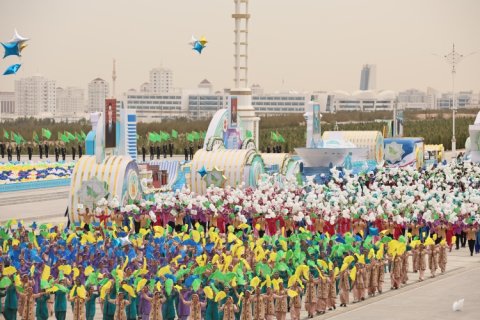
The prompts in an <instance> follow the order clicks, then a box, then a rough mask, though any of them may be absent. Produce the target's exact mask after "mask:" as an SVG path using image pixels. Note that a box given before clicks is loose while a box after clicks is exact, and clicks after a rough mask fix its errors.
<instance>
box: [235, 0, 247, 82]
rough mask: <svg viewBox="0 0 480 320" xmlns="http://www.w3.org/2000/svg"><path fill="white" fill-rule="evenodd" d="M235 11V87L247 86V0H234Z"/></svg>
mask: <svg viewBox="0 0 480 320" xmlns="http://www.w3.org/2000/svg"><path fill="white" fill-rule="evenodd" d="M234 2H235V13H234V14H232V18H234V19H235V54H234V56H235V65H234V69H235V88H240V84H241V83H242V84H243V88H247V86H248V20H249V19H250V14H249V13H248V0H234Z"/></svg>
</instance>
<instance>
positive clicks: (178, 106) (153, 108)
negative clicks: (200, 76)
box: [124, 90, 188, 122]
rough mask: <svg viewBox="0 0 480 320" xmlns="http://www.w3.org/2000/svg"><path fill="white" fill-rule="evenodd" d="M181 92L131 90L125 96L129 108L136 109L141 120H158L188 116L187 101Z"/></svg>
mask: <svg viewBox="0 0 480 320" xmlns="http://www.w3.org/2000/svg"><path fill="white" fill-rule="evenodd" d="M184 100H185V97H184V96H182V95H181V94H170V95H163V94H153V93H144V92H136V91H133V90H130V91H129V92H128V93H126V94H125V96H124V103H125V105H126V107H127V108H128V109H131V110H136V112H137V119H138V121H139V122H156V121H162V120H165V119H173V118H181V117H187V116H188V113H187V110H186V106H187V103H186V102H185V101H184Z"/></svg>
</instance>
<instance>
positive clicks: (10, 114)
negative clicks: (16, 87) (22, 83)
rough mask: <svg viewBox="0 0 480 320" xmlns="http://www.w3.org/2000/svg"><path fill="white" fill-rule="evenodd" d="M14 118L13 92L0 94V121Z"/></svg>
mask: <svg viewBox="0 0 480 320" xmlns="http://www.w3.org/2000/svg"><path fill="white" fill-rule="evenodd" d="M14 118H15V92H0V121H3V120H9V119H14Z"/></svg>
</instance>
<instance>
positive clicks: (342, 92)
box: [333, 90, 351, 97]
mask: <svg viewBox="0 0 480 320" xmlns="http://www.w3.org/2000/svg"><path fill="white" fill-rule="evenodd" d="M333 94H334V95H336V96H343V97H350V96H351V94H350V93H348V92H347V91H343V90H336V91H334V92H333Z"/></svg>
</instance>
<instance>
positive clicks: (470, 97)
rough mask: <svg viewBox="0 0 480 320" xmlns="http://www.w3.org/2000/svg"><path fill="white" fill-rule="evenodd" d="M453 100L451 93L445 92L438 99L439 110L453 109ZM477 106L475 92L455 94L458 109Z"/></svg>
mask: <svg viewBox="0 0 480 320" xmlns="http://www.w3.org/2000/svg"><path fill="white" fill-rule="evenodd" d="M452 101H453V98H452V93H451V92H445V93H442V94H441V95H440V97H439V98H437V101H436V106H437V109H451V108H452V107H453V103H452ZM475 105H476V101H475V95H474V94H473V91H459V92H456V93H455V107H456V108H472V107H474V106H475Z"/></svg>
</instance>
